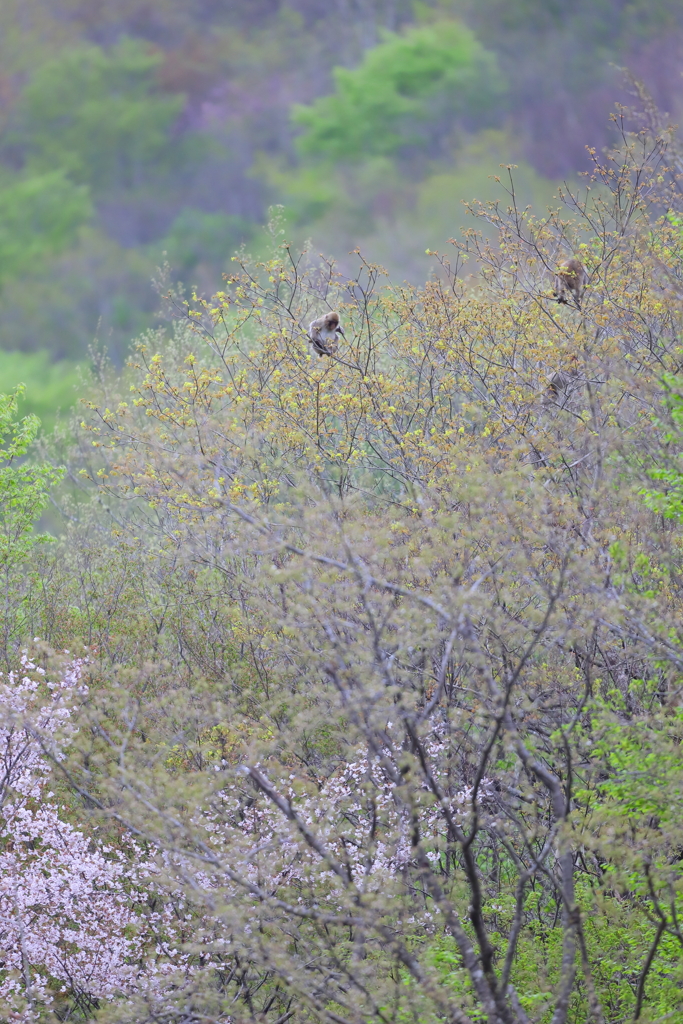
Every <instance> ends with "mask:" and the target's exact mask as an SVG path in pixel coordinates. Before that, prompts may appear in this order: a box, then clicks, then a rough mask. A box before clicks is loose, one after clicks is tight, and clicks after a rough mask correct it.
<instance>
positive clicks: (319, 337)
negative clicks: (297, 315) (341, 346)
mask: <svg viewBox="0 0 683 1024" xmlns="http://www.w3.org/2000/svg"><path fill="white" fill-rule="evenodd" d="M340 334H341V336H342V338H345V337H346V335H345V334H344V332H343V330H342V329H341V326H340V323H339V313H335V312H334V311H333V312H331V313H325V314H324V316H319V317H318V319H317V320H313V321H311V323H310V324H309V325H308V338H309V341H310V342H311V344H312V345H313V348H314V349H315V350H316V352H317V353H318V355H319V356H333V355H334V353H335V352H336V351H337V342H338V340H339V338H338V335H340Z"/></svg>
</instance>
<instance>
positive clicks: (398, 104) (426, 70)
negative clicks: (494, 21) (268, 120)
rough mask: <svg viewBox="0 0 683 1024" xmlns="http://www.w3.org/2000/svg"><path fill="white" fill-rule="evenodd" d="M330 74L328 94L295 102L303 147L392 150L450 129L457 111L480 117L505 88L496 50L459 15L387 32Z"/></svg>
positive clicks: (357, 154)
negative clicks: (355, 60) (354, 62)
mask: <svg viewBox="0 0 683 1024" xmlns="http://www.w3.org/2000/svg"><path fill="white" fill-rule="evenodd" d="M334 77H335V84H336V89H335V92H334V93H333V94H332V95H331V96H324V97H322V98H321V99H319V100H316V102H315V103H312V104H311V105H310V106H298V107H296V108H295V110H294V114H293V117H294V121H295V122H296V123H297V124H299V125H301V126H302V127H303V129H304V132H303V134H302V135H301V137H300V138H299V151H300V152H301V154H302V155H311V156H313V155H314V156H322V157H328V158H331V159H333V160H336V159H342V160H358V159H360V158H362V157H364V156H368V155H383V156H386V155H392V154H395V153H397V152H398V151H399V150H401V149H403V148H405V147H407V146H411V145H415V144H418V143H420V142H421V141H422V142H424V141H426V140H427V139H428V138H429V136H430V135H431V136H432V137H434V136H435V135H436V136H438V135H441V134H443V133H445V132H448V130H449V128H450V125H451V124H452V122H453V120H454V119H456V118H461V117H463V116H464V117H467V116H468V115H469V116H476V117H477V119H478V120H479V121H481V119H482V117H483V116H485V115H486V113H487V112H489V111H491V110H492V109H494V108H495V107H496V106H497V104H498V103H499V100H500V98H501V95H502V93H503V82H502V79H501V76H500V73H499V71H498V69H497V66H496V61H495V57H494V56H493V55H492V54H491V53H489V52H488V51H487V50H485V49H484V47H483V46H482V45H481V43H479V41H478V40H477V39H476V37H475V36H474V34H473V33H472V32H471V31H470V30H469V29H467V28H466V27H465V26H464V25H462V24H460V23H459V22H457V21H442V22H437V23H434V24H431V25H422V26H419V27H417V28H413V29H410V30H409V31H407V32H405V33H403V34H394V33H387V34H386V36H385V39H384V42H383V43H380V45H379V46H376V47H375V48H374V49H372V50H369V51H367V53H366V55H365V57H364V59H363V62H362V63H361V64H360V66H359V67H357V68H354V69H352V70H351V69H349V68H336V69H335V72H334Z"/></svg>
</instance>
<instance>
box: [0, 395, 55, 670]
mask: <svg viewBox="0 0 683 1024" xmlns="http://www.w3.org/2000/svg"><path fill="white" fill-rule="evenodd" d="M23 390H24V388H23V385H21V384H20V385H19V386H18V387H16V388H15V389H14V391H13V392H11V393H9V394H2V395H0V445H1V447H0V636H1V637H2V640H3V641H4V645H3V655H4V658H5V661H6V663H7V664H8V665H9V664H10V662H11V659H12V654H13V652H12V646H13V644H14V643H16V641H17V640H18V639H19V638H20V637H22V636H23V634H24V630H25V628H26V609H25V603H26V599H27V596H28V595H29V594H30V587H31V583H32V581H34V579H35V569H32V568H31V567H30V565H29V558H30V555H31V553H32V551H33V548H34V547H35V545H36V544H38V543H45V542H46V541H47V540H49V538H48V537H47V536H46V535H44V534H36V533H34V532H33V528H34V525H35V523H36V522H37V520H38V519H39V518H40V515H41V513H42V512H43V510H44V509H45V507H46V505H47V502H48V497H49V491H50V489H51V488H52V487H53V486H54V485H55V484H56V483H58V481H59V480H61V478H62V476H63V475H64V470H63V469H59V468H55V467H54V466H52V465H50V464H49V463H47V462H33V461H31V460H29V459H28V458H27V454H28V452H29V450H30V448H31V445H32V444H33V442H34V441H35V439H36V435H37V433H38V428H39V426H40V420H39V419H38V417H37V416H36V415H34V414H32V413H30V414H29V415H28V416H24V417H22V418H21V419H19V420H17V419H16V415H17V405H18V399H19V397H20V395H21V394H22V393H23Z"/></svg>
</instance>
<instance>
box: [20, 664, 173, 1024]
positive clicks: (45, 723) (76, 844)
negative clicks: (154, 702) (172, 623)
mask: <svg viewBox="0 0 683 1024" xmlns="http://www.w3.org/2000/svg"><path fill="white" fill-rule="evenodd" d="M84 667H85V662H84V661H83V660H80V659H75V660H73V661H72V662H71V664H70V665H69V666H68V668H67V669H66V671H65V672H64V673H63V675H62V677H61V679H60V680H59V681H58V682H53V681H50V680H48V679H47V678H46V674H45V671H44V670H43V669H42V668H40V667H38V666H36V665H35V664H34V663H32V662H31V661H30V660H29V659H28V658H27V657H26V655H24V657H23V658H22V663H21V668H22V672H21V673H20V674H15V673H13V672H10V673H9V674H7V675H2V674H1V673H0V764H1V766H2V769H1V770H2V779H1V780H0V797H1V799H2V804H1V811H0V849H1V851H2V852H0V1017H2V1019H10V1020H13V1021H26V1022H33V1021H37V1020H38V1019H39V1018H40V1017H41V1016H42V1015H43V1013H44V1011H45V1010H46V1009H49V1008H51V1007H55V1006H56V1004H57V1003H58V1002H59V1000H60V999H68V1000H71V1001H72V1002H76V1003H79V1004H80V1005H81V1008H82V1009H84V1010H86V1011H87V1010H88V1008H90V1007H92V1006H94V1005H96V1004H97V1001H99V1000H101V999H103V998H111V997H113V996H115V995H118V994H125V993H131V992H134V991H136V990H140V988H141V987H146V988H149V987H150V983H151V982H152V980H155V981H156V982H157V983H163V976H164V974H165V973H168V972H169V970H173V969H174V968H176V967H177V966H178V965H177V964H172V963H170V962H169V959H168V957H165V956H162V957H159V956H152V957H151V958H150V957H149V956H148V955H147V956H146V955H145V954H146V953H147V952H148V949H149V946H150V940H151V930H152V928H156V929H158V927H159V925H160V923H162V922H160V920H159V915H158V914H157V915H156V920H154V915H150V914H144V913H143V908H142V905H141V899H140V894H141V891H142V892H144V887H145V885H146V884H147V885H148V884H149V883H150V881H151V879H152V876H153V874H154V871H155V868H154V865H153V864H152V863H151V862H149V863H146V862H145V860H144V858H143V857H142V855H141V852H140V851H139V850H136V849H132V847H131V849H130V850H129V851H128V852H129V853H132V854H134V855H135V856H134V859H133V858H131V857H125V856H124V855H123V853H122V851H121V850H114V849H112V848H111V847H110V846H108V845H106V844H98V843H96V842H94V841H93V839H92V837H90V838H89V837H87V836H86V835H85V833H84V831H82V830H80V829H79V828H77V827H75V826H74V825H72V824H71V823H70V822H69V821H68V820H66V818H65V814H64V812H65V807H64V806H60V805H59V803H58V802H57V799H56V797H55V794H54V793H53V792H52V791H50V790H49V789H48V786H49V784H50V780H51V775H52V772H51V765H50V763H49V760H48V757H47V756H46V751H48V752H49V754H50V756H51V757H53V758H55V759H57V760H59V759H60V758H62V757H63V750H64V745H65V743H67V742H68V740H69V737H70V735H71V733H72V731H73V728H74V726H73V722H72V709H73V704H74V701H75V700H76V699H77V698H78V697H80V696H82V695H83V694H84V693H85V692H86V688H85V687H84V685H83V682H82V676H83V670H84ZM131 863H133V864H134V867H132V866H131ZM165 924H166V925H168V922H165ZM157 952H158V950H154V949H153V953H157Z"/></svg>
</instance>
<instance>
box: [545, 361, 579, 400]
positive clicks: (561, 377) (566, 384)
mask: <svg viewBox="0 0 683 1024" xmlns="http://www.w3.org/2000/svg"><path fill="white" fill-rule="evenodd" d="M578 362H579V361H578V359H577V357H576V354H575V353H572V355H570V357H569V359H568V366H567V367H566V368H565V369H564V370H556V371H555V373H554V374H553V375H552V377H551V378H550V381H549V383H548V391H549V393H550V394H551V395H552V397H553V399H554V400H555V401H557V399H558V398H559V397H560V391H569V389H570V388H571V385H572V383H573V382H575V381H576V380H577V378H578V377H579V376H580V374H579V365H578ZM572 390H573V389H572Z"/></svg>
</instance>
